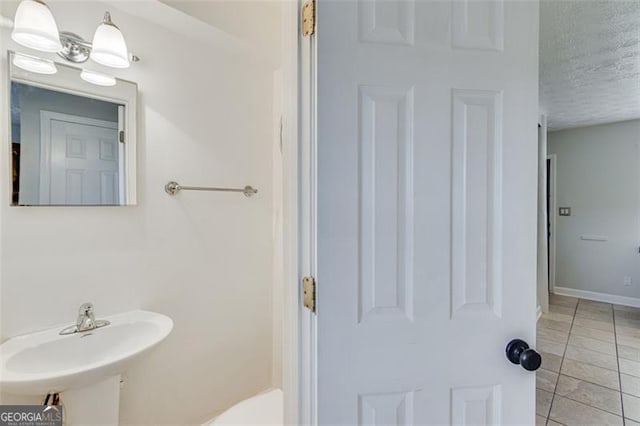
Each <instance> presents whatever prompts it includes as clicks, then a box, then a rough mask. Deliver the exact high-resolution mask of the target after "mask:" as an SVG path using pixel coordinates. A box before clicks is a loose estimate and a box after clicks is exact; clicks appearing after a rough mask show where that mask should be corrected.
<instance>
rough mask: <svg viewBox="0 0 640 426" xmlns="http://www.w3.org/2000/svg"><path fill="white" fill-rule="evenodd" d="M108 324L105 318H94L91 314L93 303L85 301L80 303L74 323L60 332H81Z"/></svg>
mask: <svg viewBox="0 0 640 426" xmlns="http://www.w3.org/2000/svg"><path fill="white" fill-rule="evenodd" d="M109 324H111V323H110V322H109V321H107V320H96V318H95V316H94V315H93V304H92V303H88V302H87V303H83V304H82V305H80V310H79V311H78V319H77V320H76V325H71V326H69V327H67V328H65V329H63V330H62V331H61V332H60V334H73V333H82V332H84V331H89V330H94V329H96V328H100V327H104V326H105V325H109Z"/></svg>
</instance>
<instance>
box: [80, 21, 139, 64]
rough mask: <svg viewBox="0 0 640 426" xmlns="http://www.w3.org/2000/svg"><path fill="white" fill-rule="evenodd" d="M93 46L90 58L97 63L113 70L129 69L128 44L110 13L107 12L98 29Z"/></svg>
mask: <svg viewBox="0 0 640 426" xmlns="http://www.w3.org/2000/svg"><path fill="white" fill-rule="evenodd" d="M92 45H93V46H92V47H91V54H90V58H91V59H93V60H94V61H96V62H97V63H99V64H101V65H106V66H108V67H113V68H128V67H129V65H130V63H129V53H128V51H127V44H126V43H125V41H124V36H123V35H122V32H121V31H120V28H118V27H117V26H116V25H115V24H114V23H113V22H112V21H111V14H110V13H109V12H105V14H104V20H103V21H102V23H101V24H100V25H99V26H98V28H97V29H96V32H95V34H94V35H93V43H92Z"/></svg>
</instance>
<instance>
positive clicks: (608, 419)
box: [536, 295, 640, 426]
mask: <svg viewBox="0 0 640 426" xmlns="http://www.w3.org/2000/svg"><path fill="white" fill-rule="evenodd" d="M537 349H538V351H539V352H540V353H541V354H542V367H541V368H540V370H538V372H537V376H536V414H537V416H536V419H537V422H536V423H537V425H550V426H556V425H566V426H573V425H576V426H578V425H580V426H584V425H598V426H602V425H625V426H640V309H638V308H629V307H626V306H619V305H611V304H609V303H600V302H592V301H589V300H583V299H576V298H573V297H565V296H556V295H551V296H550V305H549V313H547V314H544V315H543V316H542V318H540V320H539V321H538V339H537Z"/></svg>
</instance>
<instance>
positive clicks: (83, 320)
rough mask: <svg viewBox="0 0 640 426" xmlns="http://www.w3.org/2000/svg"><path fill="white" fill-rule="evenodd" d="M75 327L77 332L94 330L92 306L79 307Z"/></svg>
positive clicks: (89, 304)
mask: <svg viewBox="0 0 640 426" xmlns="http://www.w3.org/2000/svg"><path fill="white" fill-rule="evenodd" d="M76 327H77V331H79V332H81V331H87V330H93V329H94V328H96V318H95V317H94V316H93V304H91V303H83V304H82V305H80V310H79V311H78V320H77V321H76Z"/></svg>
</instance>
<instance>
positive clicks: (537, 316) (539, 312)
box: [536, 305, 542, 321]
mask: <svg viewBox="0 0 640 426" xmlns="http://www.w3.org/2000/svg"><path fill="white" fill-rule="evenodd" d="M541 316H542V305H538V307H537V308H536V321H538V320H539V319H540V317H541Z"/></svg>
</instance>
